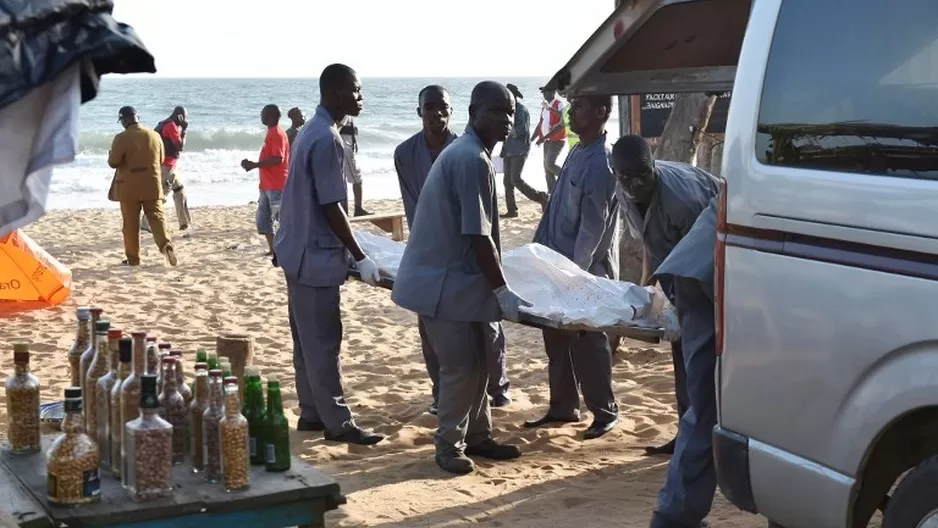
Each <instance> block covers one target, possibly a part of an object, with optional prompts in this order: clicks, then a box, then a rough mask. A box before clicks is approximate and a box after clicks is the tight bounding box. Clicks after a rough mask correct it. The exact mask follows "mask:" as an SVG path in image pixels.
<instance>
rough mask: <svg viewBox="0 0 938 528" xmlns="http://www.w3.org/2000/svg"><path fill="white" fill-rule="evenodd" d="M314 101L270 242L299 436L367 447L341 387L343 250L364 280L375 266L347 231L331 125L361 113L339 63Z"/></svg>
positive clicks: (352, 79)
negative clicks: (282, 299) (283, 291)
mask: <svg viewBox="0 0 938 528" xmlns="http://www.w3.org/2000/svg"><path fill="white" fill-rule="evenodd" d="M319 93H320V103H319V106H318V107H316V113H315V115H314V116H313V118H312V119H311V120H310V121H309V123H307V124H306V128H307V130H304V131H303V133H302V134H300V135H299V136H297V138H296V143H294V146H293V148H294V149H295V151H294V156H295V157H294V160H293V163H291V164H290V169H289V176H288V177H287V184H286V187H285V188H284V193H283V201H282V206H281V209H280V229H278V230H277V234H276V235H275V237H274V258H275V259H276V260H277V262H278V263H279V264H280V266H281V267H282V268H283V272H284V276H285V278H286V282H287V307H288V310H289V315H290V333H291V334H292V335H293V366H294V368H295V369H296V394H297V398H298V399H299V404H300V419H299V421H298V422H297V426H296V428H297V430H299V431H325V434H324V436H325V438H326V440H331V441H335V442H347V443H350V444H360V445H373V444H376V443H378V442H380V441H381V440H383V439H384V436H383V435H380V434H377V433H374V432H372V431H368V430H366V429H362V428H361V427H359V426H358V425H357V424H356V423H355V420H354V418H353V417H352V411H351V409H349V406H348V404H347V403H346V401H345V394H344V391H343V389H342V374H341V372H342V371H341V367H340V365H339V352H340V350H341V348H342V313H341V310H340V306H339V304H340V301H341V298H340V289H339V287H340V286H341V285H342V284H343V283H344V282H345V280H346V278H347V277H348V272H349V264H350V262H349V253H351V254H352V257H354V259H355V268H356V269H357V270H358V272H359V273H360V274H361V277H362V280H364V281H365V282H366V283H368V284H370V285H375V284H377V282H378V281H379V280H380V278H381V277H380V275H379V274H378V267H377V265H376V264H375V263H374V261H373V260H371V259H370V258H369V257H367V256H366V255H365V253H364V252H363V251H362V248H361V246H359V245H358V242H357V241H356V240H355V236H354V235H353V234H352V228H351V227H350V226H349V222H348V216H347V215H346V210H347V208H348V189H347V187H346V184H345V174H344V163H345V160H344V158H345V152H344V151H345V149H344V145H343V143H342V138H340V137H339V134H338V131H337V129H336V127H337V126H338V124H339V123H341V122H343V121H344V120H345V117H346V116H350V115H351V116H357V115H358V114H359V113H360V112H361V110H362V85H361V81H360V80H359V78H358V74H357V73H355V70H353V69H352V68H349V67H348V66H346V65H344V64H332V65H329V66H327V67H326V68H325V69H324V70H323V71H322V74H320V76H319Z"/></svg>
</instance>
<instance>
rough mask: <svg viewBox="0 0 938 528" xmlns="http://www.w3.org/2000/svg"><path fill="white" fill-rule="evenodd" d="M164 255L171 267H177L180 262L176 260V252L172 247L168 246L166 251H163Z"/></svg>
mask: <svg viewBox="0 0 938 528" xmlns="http://www.w3.org/2000/svg"><path fill="white" fill-rule="evenodd" d="M163 254H164V255H166V261H167V262H169V265H170V266H176V264H178V263H179V262H178V261H177V260H176V250H174V249H173V247H172V246H166V249H164V250H163Z"/></svg>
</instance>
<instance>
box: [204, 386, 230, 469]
mask: <svg viewBox="0 0 938 528" xmlns="http://www.w3.org/2000/svg"><path fill="white" fill-rule="evenodd" d="M208 376H209V380H208V408H207V409H205V414H204V415H202V454H203V458H204V459H205V481H206V482H220V481H221V475H222V466H221V433H220V432H219V424H220V423H221V420H222V418H224V417H225V392H224V386H223V385H222V379H221V370H218V369H213V370H209V371H208Z"/></svg>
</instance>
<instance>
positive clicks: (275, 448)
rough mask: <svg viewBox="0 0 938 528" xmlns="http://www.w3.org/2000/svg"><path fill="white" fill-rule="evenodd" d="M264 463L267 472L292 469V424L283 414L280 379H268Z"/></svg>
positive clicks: (269, 377) (270, 377)
mask: <svg viewBox="0 0 938 528" xmlns="http://www.w3.org/2000/svg"><path fill="white" fill-rule="evenodd" d="M263 440H264V462H265V468H266V469H267V471H286V470H288V469H290V423H289V422H287V417H286V416H284V414H283V398H282V397H281V395H280V379H279V378H277V377H276V376H268V377H267V412H266V413H265V414H264V428H263Z"/></svg>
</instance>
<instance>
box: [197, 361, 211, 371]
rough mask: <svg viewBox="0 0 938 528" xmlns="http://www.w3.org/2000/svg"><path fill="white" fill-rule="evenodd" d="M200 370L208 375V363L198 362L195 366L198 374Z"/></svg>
mask: <svg viewBox="0 0 938 528" xmlns="http://www.w3.org/2000/svg"><path fill="white" fill-rule="evenodd" d="M200 370H204V371H205V372H206V373H208V363H206V362H204V361H199V362H197V363H196V364H195V371H196V372H198V371H200Z"/></svg>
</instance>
